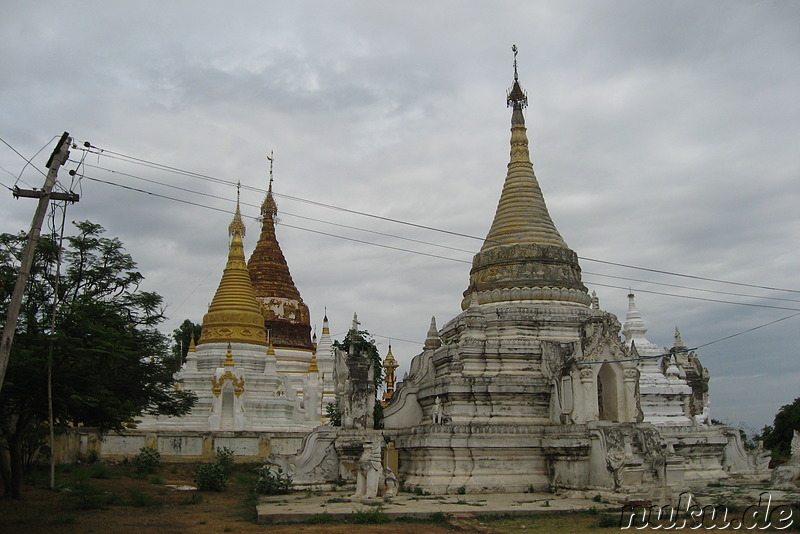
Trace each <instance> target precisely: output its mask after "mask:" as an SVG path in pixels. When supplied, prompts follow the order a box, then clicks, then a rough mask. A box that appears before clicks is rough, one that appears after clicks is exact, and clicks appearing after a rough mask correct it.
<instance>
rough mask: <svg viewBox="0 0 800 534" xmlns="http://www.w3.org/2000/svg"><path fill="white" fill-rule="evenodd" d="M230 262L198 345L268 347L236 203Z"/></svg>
mask: <svg viewBox="0 0 800 534" xmlns="http://www.w3.org/2000/svg"><path fill="white" fill-rule="evenodd" d="M229 231H230V234H231V244H230V250H229V251H228V263H227V265H226V266H225V270H224V271H223V273H222V280H220V283H219V287H218V288H217V292H216V293H215V294H214V299H213V300H212V301H211V305H210V306H209V307H208V313H206V314H205V316H203V330H202V333H201V334H200V341H198V342H197V344H198V345H201V344H203V343H236V342H238V343H250V344H253V345H262V346H266V345H267V335H266V331H265V329H264V317H263V315H262V313H261V305H260V304H259V302H258V300H257V299H256V295H255V293H254V292H253V285H252V282H251V281H250V274H249V273H248V272H247V264H246V263H245V257H244V246H243V244H242V234H243V233H244V224H243V223H242V216H241V213H240V212H239V203H238V201H237V203H236V213H235V214H234V216H233V221H232V222H231V224H230V227H229Z"/></svg>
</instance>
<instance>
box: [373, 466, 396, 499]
mask: <svg viewBox="0 0 800 534" xmlns="http://www.w3.org/2000/svg"><path fill="white" fill-rule="evenodd" d="M399 489H400V484H399V483H398V482H397V476H396V475H395V474H394V471H392V470H391V469H389V468H388V467H384V468H383V477H381V480H380V484H378V493H379V494H380V495H381V496H382V497H383V498H384V499H391V498H392V497H395V496H397V492H398V490H399Z"/></svg>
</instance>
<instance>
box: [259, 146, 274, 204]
mask: <svg viewBox="0 0 800 534" xmlns="http://www.w3.org/2000/svg"><path fill="white" fill-rule="evenodd" d="M272 154H273V151H272V150H270V151H269V156H267V159H268V160H269V186H268V187H267V196H266V198H264V202H263V203H262V204H261V217H262V219H263V218H265V217H266V216H267V215H268V214H269V216H270V217H272V218H274V217H275V215H277V214H278V205H277V204H276V203H275V198H274V197H273V196H272V181H273V180H274V179H275V175H274V174H273V165H274V163H275V157H274V156H273V155H272Z"/></svg>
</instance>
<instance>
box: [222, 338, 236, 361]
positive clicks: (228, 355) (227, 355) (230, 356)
mask: <svg viewBox="0 0 800 534" xmlns="http://www.w3.org/2000/svg"><path fill="white" fill-rule="evenodd" d="M223 365H224V366H225V367H233V365H234V364H233V352H232V351H231V344H230V343H228V351H227V352H226V353H225V363H224V364H223Z"/></svg>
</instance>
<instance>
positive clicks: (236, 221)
mask: <svg viewBox="0 0 800 534" xmlns="http://www.w3.org/2000/svg"><path fill="white" fill-rule="evenodd" d="M241 189H242V183H241V182H236V211H235V212H234V213H233V220H232V221H231V224H230V225H228V235H230V236H231V237H233V235H234V234H237V233H238V234H239V235H240V236H241V237H244V235H245V231H246V230H247V228H246V227H245V225H244V222H242V212H241V211H240V210H239V197H240V195H241Z"/></svg>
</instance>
